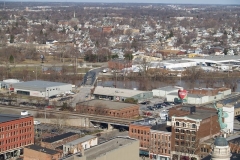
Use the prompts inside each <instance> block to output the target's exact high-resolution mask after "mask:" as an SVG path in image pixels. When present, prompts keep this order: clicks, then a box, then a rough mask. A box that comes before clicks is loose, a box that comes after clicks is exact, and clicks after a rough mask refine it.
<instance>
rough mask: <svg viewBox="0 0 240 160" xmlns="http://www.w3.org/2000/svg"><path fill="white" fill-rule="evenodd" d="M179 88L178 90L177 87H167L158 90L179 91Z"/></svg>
mask: <svg viewBox="0 0 240 160" xmlns="http://www.w3.org/2000/svg"><path fill="white" fill-rule="evenodd" d="M178 89H179V88H176V86H166V87H161V88H158V89H156V90H164V91H174V90H178Z"/></svg>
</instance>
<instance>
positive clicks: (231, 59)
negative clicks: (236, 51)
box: [182, 55, 240, 66]
mask: <svg viewBox="0 0 240 160" xmlns="http://www.w3.org/2000/svg"><path fill="white" fill-rule="evenodd" d="M182 60H187V61H191V62H196V63H197V64H199V65H200V64H206V65H207V66H210V65H211V64H220V63H221V64H233V65H236V64H237V65H239V64H240V56H239V55H234V56H230V55H224V56H204V57H194V58H182Z"/></svg>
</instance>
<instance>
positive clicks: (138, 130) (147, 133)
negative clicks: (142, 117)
mask: <svg viewBox="0 0 240 160" xmlns="http://www.w3.org/2000/svg"><path fill="white" fill-rule="evenodd" d="M131 131H132V133H138V134H144V135H149V132H147V131H145V130H140V129H133V128H132V129H131Z"/></svg>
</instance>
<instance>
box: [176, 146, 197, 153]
mask: <svg viewBox="0 0 240 160" xmlns="http://www.w3.org/2000/svg"><path fill="white" fill-rule="evenodd" d="M175 151H176V152H184V153H189V154H194V151H193V150H191V149H187V148H184V147H175Z"/></svg>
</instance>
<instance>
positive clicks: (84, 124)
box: [34, 118, 92, 127]
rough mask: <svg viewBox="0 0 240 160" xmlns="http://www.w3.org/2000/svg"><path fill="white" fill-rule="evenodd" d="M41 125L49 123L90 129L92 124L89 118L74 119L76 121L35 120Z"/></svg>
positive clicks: (58, 119)
mask: <svg viewBox="0 0 240 160" xmlns="http://www.w3.org/2000/svg"><path fill="white" fill-rule="evenodd" d="M34 120H37V121H39V122H41V123H49V124H57V125H59V126H65V125H66V126H77V127H90V126H92V124H91V123H90V121H89V119H88V118H76V119H75V118H74V119H67V118H66V119H64V118H63V119H61V118H51V119H49V118H47V119H45V118H34Z"/></svg>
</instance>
